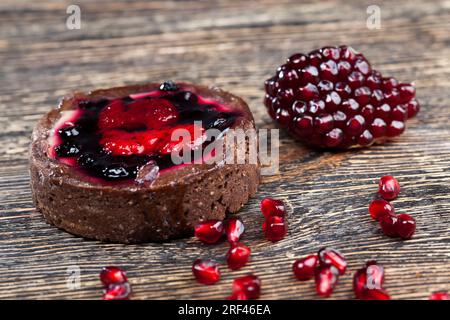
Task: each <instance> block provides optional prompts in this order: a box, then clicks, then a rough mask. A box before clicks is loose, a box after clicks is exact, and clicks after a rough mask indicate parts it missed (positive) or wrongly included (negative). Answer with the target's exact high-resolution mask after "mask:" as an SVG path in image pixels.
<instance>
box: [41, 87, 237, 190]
mask: <svg viewBox="0 0 450 320" xmlns="http://www.w3.org/2000/svg"><path fill="white" fill-rule="evenodd" d="M74 103H75V104H76V106H75V108H74V109H73V110H70V111H63V112H62V116H61V118H60V120H59V121H58V122H57V123H56V125H55V126H54V129H53V132H52V135H51V137H50V139H49V142H50V147H49V150H48V156H49V157H50V158H54V159H57V160H58V161H60V162H62V163H65V164H67V165H70V166H72V167H76V168H79V169H80V170H81V171H83V172H84V173H86V174H87V175H88V176H91V177H94V178H100V179H102V180H106V181H118V180H127V179H135V180H136V181H138V182H139V181H152V180H154V179H155V178H156V176H157V175H158V174H159V173H161V171H163V170H167V169H169V168H174V167H175V166H179V165H180V164H175V163H174V162H173V161H172V157H171V153H172V152H173V151H175V152H177V155H183V151H186V150H190V152H191V159H192V161H196V160H197V159H198V158H199V157H204V155H203V154H202V152H195V151H198V150H200V151H202V150H203V149H204V148H206V146H208V145H209V144H210V143H212V142H214V137H211V136H209V135H208V132H207V130H208V129H217V130H220V131H221V132H224V131H225V130H227V129H228V128H230V127H232V126H233V125H234V124H235V122H236V119H237V118H239V117H240V116H241V114H240V113H239V112H238V111H236V110H233V109H232V108H230V107H229V106H226V105H223V104H221V103H219V102H217V101H214V100H212V99H210V98H204V97H202V96H200V95H198V94H196V93H194V92H192V91H189V90H188V89H184V88H183V87H182V86H179V85H177V84H175V83H173V82H164V83H163V84H161V86H160V88H159V89H157V90H153V91H150V92H144V93H136V94H130V95H128V96H124V97H120V98H101V99H93V98H86V99H78V100H76V101H75V102H74ZM180 129H181V130H180ZM175 130H178V131H177V133H176V135H177V136H178V137H179V139H178V140H177V139H172V134H173V133H174V131H175ZM181 165H183V164H181ZM155 168H156V170H155Z"/></svg>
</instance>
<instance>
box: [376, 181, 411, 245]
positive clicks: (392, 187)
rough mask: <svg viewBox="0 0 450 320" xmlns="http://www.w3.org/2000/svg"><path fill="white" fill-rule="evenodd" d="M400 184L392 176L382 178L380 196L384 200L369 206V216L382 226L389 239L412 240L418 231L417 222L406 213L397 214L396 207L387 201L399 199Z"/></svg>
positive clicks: (378, 200) (377, 200)
mask: <svg viewBox="0 0 450 320" xmlns="http://www.w3.org/2000/svg"><path fill="white" fill-rule="evenodd" d="M399 193H400V184H399V183H398V181H397V179H395V178H394V177H392V176H384V177H381V179H380V183H379V189H378V194H379V195H380V197H382V198H383V199H375V200H373V201H372V202H371V203H370V205H369V214H370V216H371V217H372V218H373V219H374V220H377V221H378V222H379V224H380V227H381V230H383V233H384V234H385V235H387V236H389V237H400V238H402V239H410V238H411V237H412V236H413V234H414V232H415V231H416V221H415V220H414V218H413V217H411V216H410V215H408V214H406V213H401V214H399V215H397V214H395V209H394V206H393V205H392V204H391V203H389V202H388V201H386V200H393V199H395V198H397V196H398V194H399Z"/></svg>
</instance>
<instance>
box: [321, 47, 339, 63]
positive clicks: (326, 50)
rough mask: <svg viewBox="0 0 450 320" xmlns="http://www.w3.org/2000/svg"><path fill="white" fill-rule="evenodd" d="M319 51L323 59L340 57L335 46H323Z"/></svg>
mask: <svg viewBox="0 0 450 320" xmlns="http://www.w3.org/2000/svg"><path fill="white" fill-rule="evenodd" d="M321 53H322V56H323V57H324V58H325V59H332V60H338V59H339V57H340V51H339V49H338V48H336V47H323V48H322V49H321Z"/></svg>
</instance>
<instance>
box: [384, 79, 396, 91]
mask: <svg viewBox="0 0 450 320" xmlns="http://www.w3.org/2000/svg"><path fill="white" fill-rule="evenodd" d="M397 86H398V81H397V80H396V79H395V78H392V77H388V78H383V81H382V88H383V89H385V90H392V89H394V88H396V87H397Z"/></svg>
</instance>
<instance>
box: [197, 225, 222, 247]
mask: <svg viewBox="0 0 450 320" xmlns="http://www.w3.org/2000/svg"><path fill="white" fill-rule="evenodd" d="M223 232H224V226H223V222H222V221H220V220H208V221H205V222H202V223H199V224H198V225H196V226H195V236H196V237H197V238H198V239H199V240H200V241H201V242H203V243H207V244H214V243H216V242H217V241H219V239H220V238H221V237H222V235H223Z"/></svg>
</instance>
